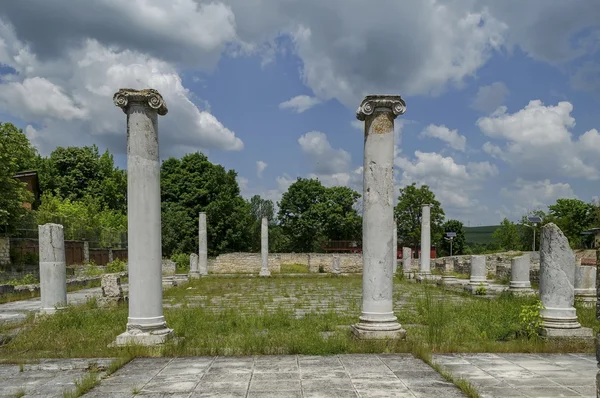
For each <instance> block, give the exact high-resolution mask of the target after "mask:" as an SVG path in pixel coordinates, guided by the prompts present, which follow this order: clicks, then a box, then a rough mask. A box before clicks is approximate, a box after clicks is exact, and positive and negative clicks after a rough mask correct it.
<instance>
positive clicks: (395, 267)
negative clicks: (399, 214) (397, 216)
mask: <svg viewBox="0 0 600 398" xmlns="http://www.w3.org/2000/svg"><path fill="white" fill-rule="evenodd" d="M393 236H394V237H393V240H392V245H393V247H392V251H393V252H394V253H392V254H393V256H394V258H393V262H392V264H393V270H394V275H396V271H398V224H396V220H394V235H393Z"/></svg>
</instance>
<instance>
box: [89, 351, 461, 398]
mask: <svg viewBox="0 0 600 398" xmlns="http://www.w3.org/2000/svg"><path fill="white" fill-rule="evenodd" d="M134 389H135V392H136V393H138V394H137V395H136V396H153V397H159V396H169V397H172V398H179V397H190V398H191V397H194V398H200V397H203V398H204V397H206V398H208V397H211V398H212V397H261V398H265V397H274V398H275V397H277V398H287V397H307V398H308V397H315V398H316V397H323V398H326V397H435V396H444V398H453V397H464V395H463V394H462V393H461V392H460V390H458V388H456V387H455V386H454V384H451V383H449V382H447V381H445V380H444V379H443V378H442V377H441V376H440V375H439V374H438V373H437V372H436V371H434V370H433V369H432V368H431V367H429V366H428V365H427V364H425V363H424V362H423V361H421V360H419V359H415V358H414V357H413V356H412V355H337V356H329V357H316V356H293V355H288V356H259V357H217V358H212V357H197V358H175V359H167V358H159V359H154V358H139V359H136V360H134V361H132V362H131V363H129V364H128V365H127V366H125V367H123V368H122V369H121V370H119V371H118V372H116V373H115V374H114V375H113V376H111V377H109V378H107V379H105V380H103V382H102V384H101V385H100V386H98V387H96V388H95V389H94V390H93V391H91V392H90V393H88V394H86V395H85V397H88V398H89V397H108V396H110V397H114V398H121V397H132V396H133V392H134ZM162 394H171V395H162Z"/></svg>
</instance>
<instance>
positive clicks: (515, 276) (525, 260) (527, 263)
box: [508, 253, 535, 295]
mask: <svg viewBox="0 0 600 398" xmlns="http://www.w3.org/2000/svg"><path fill="white" fill-rule="evenodd" d="M530 269H531V256H530V255H529V254H528V253H526V254H523V255H522V256H518V257H514V258H512V259H511V260H510V285H509V287H508V291H510V292H512V293H513V294H516V295H533V294H535V292H534V291H533V289H532V288H531V281H530V280H529V271H530Z"/></svg>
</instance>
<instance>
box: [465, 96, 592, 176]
mask: <svg viewBox="0 0 600 398" xmlns="http://www.w3.org/2000/svg"><path fill="white" fill-rule="evenodd" d="M572 110H573V105H571V103H569V102H566V101H564V102H559V103H558V104H557V105H555V106H552V105H549V106H545V105H544V104H543V103H542V102H541V101H539V100H535V101H530V102H529V104H528V105H527V106H526V107H525V108H523V109H521V110H519V111H518V112H515V113H513V114H510V113H507V109H506V107H500V108H498V109H497V110H496V112H494V113H493V114H492V115H490V116H488V117H482V118H480V119H479V120H478V121H477V125H478V126H479V128H480V129H481V131H482V132H483V133H484V134H485V135H486V136H488V137H490V138H492V139H495V140H498V141H500V143H499V144H496V143H493V142H486V143H485V144H484V145H483V150H484V151H485V152H487V153H488V154H490V155H492V156H493V157H496V158H499V159H502V160H504V161H505V162H507V163H508V164H510V165H512V166H513V167H515V168H516V169H517V170H518V171H519V175H520V176H521V177H522V178H525V179H528V180H533V181H538V180H543V179H546V178H553V177H555V176H562V177H574V178H585V179H589V180H597V179H598V178H600V159H599V156H598V155H600V147H598V146H597V145H596V146H592V145H594V144H596V143H599V142H600V135H599V134H598V131H597V130H595V129H594V130H590V131H587V132H586V133H585V134H583V135H581V136H580V137H578V138H577V139H574V138H573V136H572V133H571V131H570V130H571V129H572V128H573V127H574V126H575V119H574V118H573V117H572V116H571V111H572Z"/></svg>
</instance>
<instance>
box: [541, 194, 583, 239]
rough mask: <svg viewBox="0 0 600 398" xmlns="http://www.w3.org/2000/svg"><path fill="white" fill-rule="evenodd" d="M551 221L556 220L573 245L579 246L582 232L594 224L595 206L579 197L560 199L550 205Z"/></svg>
mask: <svg viewBox="0 0 600 398" xmlns="http://www.w3.org/2000/svg"><path fill="white" fill-rule="evenodd" d="M548 210H549V217H548V221H549V222H554V223H555V224H556V225H557V226H558V227H559V228H560V229H561V231H562V232H563V233H564V234H565V236H566V237H567V239H569V244H570V245H571V247H579V245H580V244H581V241H582V236H581V232H583V231H585V230H586V229H588V228H590V227H591V226H592V223H593V222H594V207H593V205H592V204H590V203H586V202H584V201H582V200H579V199H558V200H557V201H556V203H555V204H553V205H550V206H548Z"/></svg>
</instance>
